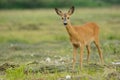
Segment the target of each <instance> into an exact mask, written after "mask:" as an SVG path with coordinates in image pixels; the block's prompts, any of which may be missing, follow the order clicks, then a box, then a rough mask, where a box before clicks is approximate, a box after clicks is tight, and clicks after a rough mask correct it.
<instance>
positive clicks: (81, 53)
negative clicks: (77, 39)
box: [80, 44, 84, 69]
mask: <svg viewBox="0 0 120 80" xmlns="http://www.w3.org/2000/svg"><path fill="white" fill-rule="evenodd" d="M83 51H84V44H83V45H80V69H82V62H83Z"/></svg>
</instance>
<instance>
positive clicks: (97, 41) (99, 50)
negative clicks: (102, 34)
mask: <svg viewBox="0 0 120 80" xmlns="http://www.w3.org/2000/svg"><path fill="white" fill-rule="evenodd" d="M94 43H95V45H96V47H97V49H98V52H99V56H100V60H101V63H103V55H102V52H101V49H100V45H99V40H98V38H97V39H95V41H94Z"/></svg>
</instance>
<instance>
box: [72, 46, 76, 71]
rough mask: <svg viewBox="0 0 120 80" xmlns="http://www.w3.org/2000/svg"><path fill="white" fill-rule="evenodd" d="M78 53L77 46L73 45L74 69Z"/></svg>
mask: <svg viewBox="0 0 120 80" xmlns="http://www.w3.org/2000/svg"><path fill="white" fill-rule="evenodd" d="M76 54H77V48H76V47H75V46H73V66H72V67H73V68H72V70H73V71H74V68H75V62H76Z"/></svg>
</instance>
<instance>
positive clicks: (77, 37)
mask: <svg viewBox="0 0 120 80" xmlns="http://www.w3.org/2000/svg"><path fill="white" fill-rule="evenodd" d="M55 11H56V13H57V14H58V15H59V16H61V17H62V20H63V24H64V25H65V28H66V30H67V32H68V34H69V36H70V41H71V43H72V45H73V70H74V66H75V62H76V52H77V48H79V47H80V68H81V69H82V61H83V51H84V47H85V46H86V48H87V52H88V55H87V62H88V61H89V55H90V43H91V42H93V41H94V43H95V45H96V47H97V49H98V52H99V56H100V60H101V63H103V57H102V52H101V49H100V45H99V38H98V34H99V27H98V25H97V24H96V23H93V22H90V23H86V24H84V25H82V26H73V25H71V22H70V16H71V15H72V14H73V12H74V6H73V7H71V8H70V10H69V11H68V12H67V13H63V12H62V11H60V10H58V9H57V8H55Z"/></svg>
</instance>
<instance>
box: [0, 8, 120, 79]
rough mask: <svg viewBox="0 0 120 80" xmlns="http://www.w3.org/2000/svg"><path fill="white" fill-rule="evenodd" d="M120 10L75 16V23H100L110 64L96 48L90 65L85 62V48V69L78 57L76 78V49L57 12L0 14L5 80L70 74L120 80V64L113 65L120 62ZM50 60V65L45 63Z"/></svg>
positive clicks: (81, 11)
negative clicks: (74, 62)
mask: <svg viewBox="0 0 120 80" xmlns="http://www.w3.org/2000/svg"><path fill="white" fill-rule="evenodd" d="M118 9H119V7H118V8H116V7H112V8H77V9H76V10H75V13H74V14H73V15H72V16H71V22H72V24H74V25H82V24H84V23H86V22H96V23H97V24H98V25H99V27H100V43H101V48H102V52H103V56H104V61H105V65H100V64H99V56H98V52H97V50H96V48H95V45H93V44H92V45H91V49H92V51H91V55H90V64H87V63H86V56H87V51H86V49H85V51H84V62H83V63H84V65H83V67H84V68H83V70H82V71H80V69H79V54H77V63H76V72H75V73H74V74H73V73H71V68H72V67H71V64H72V45H71V44H70V42H69V36H68V34H67V32H66V30H65V28H64V26H63V24H62V20H61V18H60V17H59V16H57V14H56V13H55V11H54V9H36V10H0V79H3V80H4V79H5V80H6V79H7V80H59V79H61V80H65V78H66V76H67V75H70V76H71V77H72V79H73V80H79V79H81V80H89V79H91V80H96V79H97V80H115V79H116V80H117V79H120V78H119V73H120V67H119V65H118V66H115V65H112V62H119V61H120V59H119V58H120V55H119V53H120V50H119V49H120V45H119V44H120V36H119V35H120V32H119V30H120V28H119V26H120V11H119V10H118ZM63 10H64V11H66V9H63ZM78 52H79V51H78ZM48 57H49V58H50V59H51V62H46V58H48ZM5 64H6V65H5ZM13 65H19V67H18V66H17V67H13ZM22 65H24V66H22ZM26 71H27V73H26ZM19 74H21V75H19ZM100 75H101V76H100ZM109 76H112V77H109Z"/></svg>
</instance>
